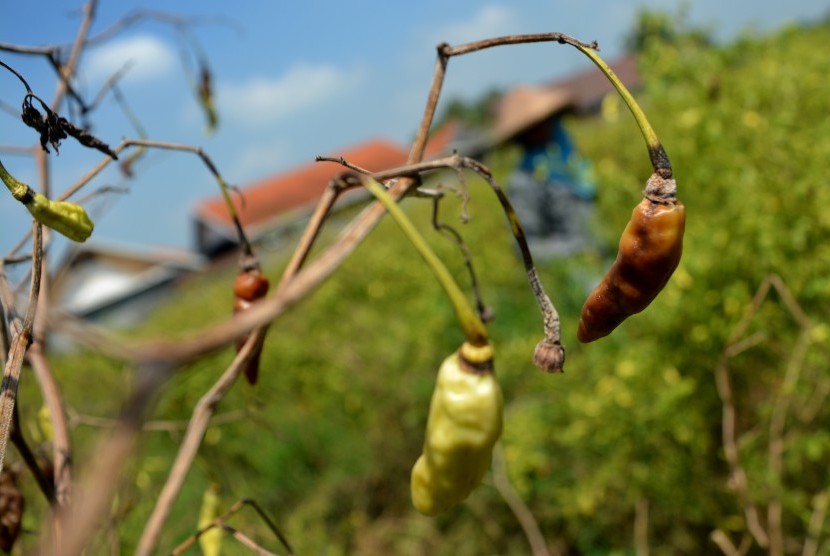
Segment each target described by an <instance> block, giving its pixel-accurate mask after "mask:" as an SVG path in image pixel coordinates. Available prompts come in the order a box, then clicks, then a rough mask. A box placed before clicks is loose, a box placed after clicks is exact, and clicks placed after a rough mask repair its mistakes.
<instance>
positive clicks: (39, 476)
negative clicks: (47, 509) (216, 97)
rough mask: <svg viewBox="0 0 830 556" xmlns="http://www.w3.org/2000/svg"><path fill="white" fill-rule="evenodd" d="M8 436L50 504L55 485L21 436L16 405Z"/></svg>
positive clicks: (52, 499)
mask: <svg viewBox="0 0 830 556" xmlns="http://www.w3.org/2000/svg"><path fill="white" fill-rule="evenodd" d="M9 438H10V439H11V441H12V444H14V447H15V448H16V449H17V452H18V453H19V454H20V456H21V457H22V458H23V461H24V462H25V463H26V467H28V468H29V471H31V472H32V475H33V476H34V478H35V482H36V483H37V486H38V488H39V489H40V492H41V493H42V494H43V496H45V497H46V500H47V501H48V502H49V504H50V505H52V504H54V502H55V485H54V483H53V482H52V479H51V478H50V477H47V476H46V475H45V474H44V473H43V469H42V468H41V467H40V462H38V461H37V456H35V454H34V452H33V451H32V449H31V448H29V444H28V443H27V442H26V438H25V437H24V436H23V431H21V430H20V414H19V411H18V408H17V406H16V405H15V406H14V419H13V421H12V429H11V432H10V433H9Z"/></svg>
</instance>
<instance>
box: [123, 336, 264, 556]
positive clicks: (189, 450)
mask: <svg viewBox="0 0 830 556" xmlns="http://www.w3.org/2000/svg"><path fill="white" fill-rule="evenodd" d="M264 336H265V329H264V328H259V329H257V331H256V332H255V333H253V334H251V337H250V338H248V341H247V342H246V343H245V347H244V348H243V351H245V353H248V352H251V353H253V351H254V349H255V347H256V346H257V345H259V343H260V342H261V341H262V338H263V337H264ZM237 359H240V358H237ZM244 367H245V366H244V365H240V364H236V360H234V363H233V364H231V365H230V366H229V367H228V368H227V370H226V371H225V372H224V373H223V374H222V376H220V377H219V379H218V380H217V381H216V383H215V384H214V385H213V386H212V387H211V388H210V390H208V391H207V392H206V393H205V395H204V396H202V398H201V399H200V400H199V402H198V403H197V404H196V406H195V407H194V408H193V415H192V417H191V419H190V423H189V424H188V426H187V431H186V432H185V435H184V439H183V440H182V442H181V444H179V452H178V454H177V455H176V459H175V461H174V463H173V466H172V468H171V470H170V475H169V476H168V477H167V481H166V482H165V484H164V487H162V489H161V492H160V493H159V495H158V498H157V500H156V505H155V507H154V508H153V512H152V513H151V514H150V517H149V518H148V519H147V521H146V522H145V524H144V531H143V532H142V534H141V538H140V539H139V541H138V547H137V548H136V554H140V555H148V554H151V553H152V552H153V549H154V548H155V546H156V543H157V542H158V537H159V535H160V534H161V529H162V527H163V526H164V523H165V521H167V518H168V516H169V515H170V510H171V509H172V507H173V503H174V502H175V501H176V496H178V494H179V491H180V490H181V487H182V485H183V484H184V480H185V478H186V477H187V473H188V471H189V470H190V467H191V465H193V460H194V459H195V458H196V453H197V452H198V451H199V446H200V445H201V443H202V439H203V438H204V436H205V431H206V430H207V427H208V425H209V424H210V418H211V417H212V416H213V412H214V411H215V409H216V405H217V404H218V403H219V401H220V400H221V399H222V398H223V397H224V395H225V394H226V393H227V392H228V390H230V388H231V387H232V386H233V385H234V383H235V382H236V379H237V378H238V377H239V374H240V373H241V372H242V370H243V369H244Z"/></svg>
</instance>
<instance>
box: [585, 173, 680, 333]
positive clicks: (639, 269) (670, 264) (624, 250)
mask: <svg viewBox="0 0 830 556" xmlns="http://www.w3.org/2000/svg"><path fill="white" fill-rule="evenodd" d="M676 189H677V186H676V184H675V181H674V180H673V179H666V178H663V177H661V176H660V175H658V174H656V173H655V174H653V175H652V176H651V178H650V179H649V180H648V184H647V185H646V190H645V192H644V194H643V195H644V197H645V198H644V199H643V200H642V201H641V202H640V204H639V205H637V206H636V207H634V211H633V212H632V214H631V220H630V221H629V222H628V225H627V226H626V227H625V230H624V231H623V234H622V237H621V238H620V246H619V251H618V252H617V259H616V260H615V261H614V264H613V265H612V266H611V268H610V269H609V270H608V273H607V274H606V275H605V277H604V278H603V279H602V282H600V284H599V285H598V286H597V287H596V288H595V289H594V291H593V292H592V293H591V295H590V296H588V300H587V301H586V302H585V305H584V306H583V307H582V314H581V315H580V317H579V331H578V332H577V337H578V338H579V341H580V342H593V341H594V340H597V339H599V338H602V337H604V336H607V335H608V334H610V333H611V331H612V330H614V329H615V328H616V327H617V326H619V324H620V323H621V322H622V321H624V320H625V319H626V318H627V317H629V316H631V315H633V314H635V313H639V312H640V311H642V310H643V309H645V308H646V307H648V305H649V303H651V301H652V300H653V299H654V298H655V297H656V296H657V294H658V293H660V290H662V289H663V286H665V285H666V282H668V280H669V278H670V277H671V275H672V273H673V272H674V269H675V268H677V265H678V263H679V262H680V255H681V253H682V251H683V230H684V228H685V224H686V210H685V208H684V207H683V204H682V203H681V202H680V201H678V200H677V197H676Z"/></svg>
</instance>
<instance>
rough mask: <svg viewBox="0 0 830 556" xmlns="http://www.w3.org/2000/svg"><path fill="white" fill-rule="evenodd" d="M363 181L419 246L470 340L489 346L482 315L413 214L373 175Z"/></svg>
mask: <svg viewBox="0 0 830 556" xmlns="http://www.w3.org/2000/svg"><path fill="white" fill-rule="evenodd" d="M363 185H364V186H365V187H366V189H368V190H369V192H371V193H372V194H373V195H374V196H375V197H376V198H377V199H378V201H380V203H381V204H382V205H383V206H384V207H385V208H386V210H387V211H388V212H389V214H390V215H391V216H392V218H393V219H394V220H395V222H397V224H398V226H400V228H401V230H403V233H404V235H406V237H407V239H409V241H410V242H411V243H412V245H413V246H415V248H416V249H417V250H418V253H419V254H420V255H421V257H422V258H423V259H424V261H425V262H426V263H427V265H428V266H429V267H430V269H431V270H432V272H433V274H434V275H435V278H436V279H437V280H438V282H439V283H440V284H441V286H442V287H443V288H444V291H445V292H446V294H447V297H449V298H450V302H451V303H452V306H453V309H455V314H456V317H458V323H459V325H460V326H461V330H462V331H463V333H464V337H465V338H466V340H467V343H468V344H470V345H471V346H472V347H484V346H488V345H489V342H488V337H487V328H486V327H485V326H484V323H483V322H481V319H479V318H478V315H476V312H475V311H474V310H473V308H472V307H471V306H470V304H469V303H468V302H467V299H466V298H465V296H464V293H463V292H462V291H461V288H460V287H459V286H458V283H457V282H456V281H455V279H454V278H453V277H452V274H450V271H449V270H448V269H447V267H446V266H445V265H444V263H443V262H442V261H441V259H440V258H439V257H438V255H436V254H435V252H434V251H433V250H432V248H431V247H430V246H429V244H428V243H427V242H426V241H425V240H424V238H423V236H422V235H421V234H420V233H419V232H418V230H417V229H416V228H415V226H414V225H413V224H412V222H411V221H410V220H409V218H408V217H407V216H406V214H404V212H403V210H401V208H400V207H399V206H398V204H397V203H395V201H394V200H393V199H392V198H391V197H390V196H389V195H388V194H387V193H386V190H385V189H384V188H383V186H382V185H381V184H380V183H378V182H377V181H376V180H374V179H372V178H364V179H363ZM490 358H491V359H492V353H491V354H490Z"/></svg>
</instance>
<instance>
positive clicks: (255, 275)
mask: <svg viewBox="0 0 830 556" xmlns="http://www.w3.org/2000/svg"><path fill="white" fill-rule="evenodd" d="M268 286H269V283H268V278H266V277H265V275H264V274H263V273H262V271H261V270H259V269H258V268H253V269H249V270H243V271H242V272H240V273H239V274H238V275H237V276H236V280H234V282H233V294H234V302H233V312H234V314H236V313H238V312H240V311H244V310H246V309H247V308H248V307H250V306H251V305H253V304H254V302H256V301H257V300H259V299H262V298H263V297H265V295H266V294H267V293H268ZM247 341H248V336H245V337H243V338H241V339H240V340H239V341H238V342H237V343H236V352H237V353H239V351H240V350H241V349H242V346H244V345H245V342H247ZM261 355H262V346H259V347H258V348H257V351H256V353H254V355H253V357H251V360H250V361H249V362H248V365H247V366H246V367H245V378H247V379H248V383H249V384H256V381H257V377H258V376H259V358H260V356H261Z"/></svg>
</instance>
